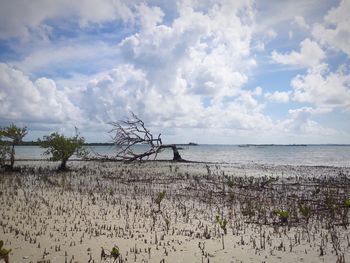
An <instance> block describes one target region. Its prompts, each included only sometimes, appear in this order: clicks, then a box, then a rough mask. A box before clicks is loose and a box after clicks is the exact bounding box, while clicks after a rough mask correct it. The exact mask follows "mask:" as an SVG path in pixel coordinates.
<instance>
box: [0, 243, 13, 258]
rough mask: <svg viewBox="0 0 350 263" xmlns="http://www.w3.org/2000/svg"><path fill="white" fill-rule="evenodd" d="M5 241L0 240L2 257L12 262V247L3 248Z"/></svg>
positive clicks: (0, 256) (0, 255)
mask: <svg viewBox="0 0 350 263" xmlns="http://www.w3.org/2000/svg"><path fill="white" fill-rule="evenodd" d="M3 246H4V241H2V240H0V259H3V260H5V263H10V259H9V254H10V252H11V249H6V248H3Z"/></svg>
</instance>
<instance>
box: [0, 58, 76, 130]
mask: <svg viewBox="0 0 350 263" xmlns="http://www.w3.org/2000/svg"><path fill="white" fill-rule="evenodd" d="M81 117H82V115H81V111H80V110H79V109H78V108H77V107H75V106H74V105H73V104H72V103H71V101H70V100H69V98H68V97H67V96H66V95H65V93H64V92H63V91H60V90H58V89H57V87H56V84H55V82H54V81H53V80H51V79H48V78H39V79H37V80H36V81H34V82H33V81H31V80H30V79H29V78H28V76H26V75H24V74H23V73H22V72H21V71H19V70H17V69H15V68H13V67H11V66H9V65H7V64H4V63H0V119H3V120H17V121H18V120H19V121H27V122H44V123H49V124H50V123H66V122H67V123H68V122H71V121H73V122H76V121H78V120H79V119H80V118H81Z"/></svg>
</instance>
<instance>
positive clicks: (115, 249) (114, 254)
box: [111, 246, 120, 261]
mask: <svg viewBox="0 0 350 263" xmlns="http://www.w3.org/2000/svg"><path fill="white" fill-rule="evenodd" d="M119 256H120V252H119V247H118V246H114V247H113V248H112V251H111V257H112V258H113V259H114V261H116V260H117V258H119Z"/></svg>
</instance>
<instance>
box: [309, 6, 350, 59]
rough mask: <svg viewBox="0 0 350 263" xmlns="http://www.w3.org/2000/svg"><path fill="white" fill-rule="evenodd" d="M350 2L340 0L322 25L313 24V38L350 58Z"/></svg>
mask: <svg viewBox="0 0 350 263" xmlns="http://www.w3.org/2000/svg"><path fill="white" fill-rule="evenodd" d="M349 10H350V1H349V0H342V1H341V2H340V4H339V6H338V7H335V8H332V9H331V10H330V11H329V12H328V13H327V15H326V16H325V17H324V21H323V23H315V24H314V25H313V28H312V34H313V36H314V37H315V38H316V39H317V40H318V41H320V42H321V43H322V44H325V45H328V46H330V47H333V48H335V49H338V50H340V51H342V52H344V53H345V54H347V55H348V57H350V27H349V24H350V17H349Z"/></svg>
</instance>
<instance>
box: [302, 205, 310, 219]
mask: <svg viewBox="0 0 350 263" xmlns="http://www.w3.org/2000/svg"><path fill="white" fill-rule="evenodd" d="M299 211H300V213H301V214H302V215H303V216H304V217H305V218H306V219H309V218H310V215H311V208H310V207H307V206H303V205H300V206H299Z"/></svg>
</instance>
